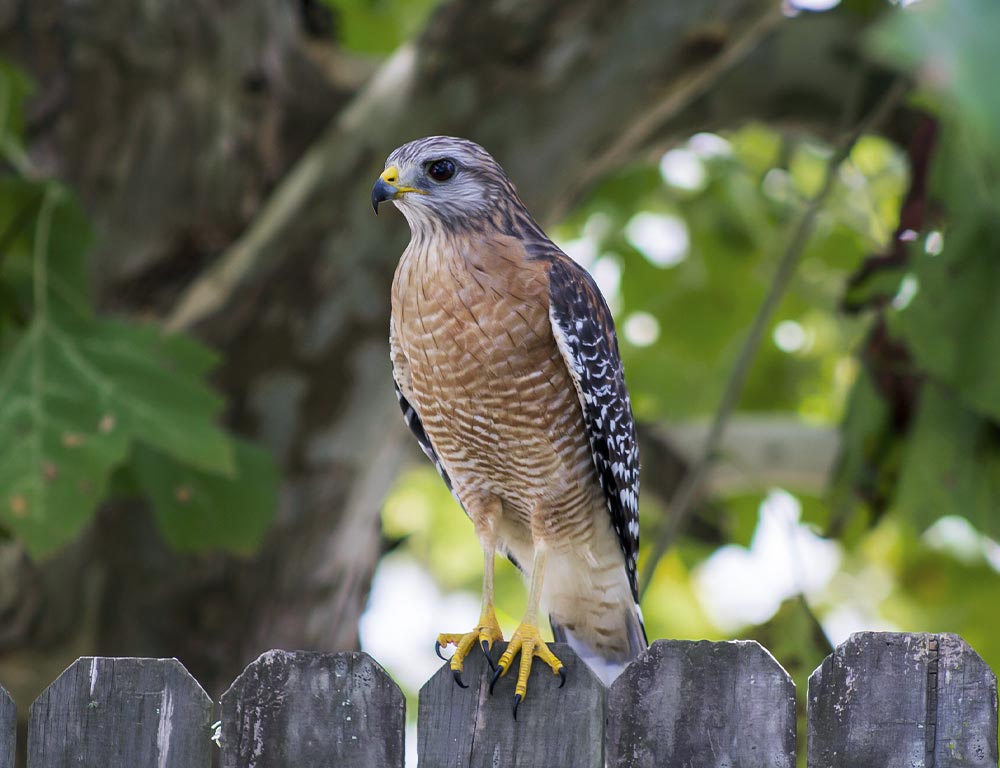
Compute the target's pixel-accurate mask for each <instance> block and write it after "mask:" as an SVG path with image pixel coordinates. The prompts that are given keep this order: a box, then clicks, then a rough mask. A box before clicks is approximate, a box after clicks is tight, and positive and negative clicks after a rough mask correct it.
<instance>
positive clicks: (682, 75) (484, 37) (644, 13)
mask: <svg viewBox="0 0 1000 768" xmlns="http://www.w3.org/2000/svg"><path fill="white" fill-rule="evenodd" d="M777 6H778V3H776V2H774V0H700V1H699V2H676V3H664V2H662V0H638V1H637V2H632V3H628V4H616V3H607V2H605V1H604V0H572V1H570V0H549V2H535V1H534V0H520V1H519V2H500V0H490V1H489V2H483V1H482V0H454V1H453V2H447V3H445V4H443V5H442V6H441V7H440V8H439V9H438V10H437V11H436V13H435V14H434V16H433V17H432V19H431V21H430V22H429V24H428V26H427V29H426V31H425V32H424V33H423V34H422V35H421V36H420V37H419V39H418V40H416V41H415V42H413V43H411V44H408V45H406V46H404V47H403V48H401V49H400V50H399V51H397V53H396V54H394V55H393V56H392V57H391V58H390V59H389V60H388V61H386V62H385V63H384V65H383V66H381V68H380V69H379V70H378V72H377V73H375V74H374V76H372V77H371V78H370V79H368V80H366V81H365V83H364V84H363V85H362V84H360V83H359V81H360V79H361V78H363V77H364V75H365V74H366V69H365V64H364V62H359V61H358V60H357V59H356V58H352V57H351V56H350V55H348V54H346V53H344V52H342V51H338V50H337V49H336V48H335V46H334V45H333V44H329V43H326V42H322V41H320V40H318V39H315V38H313V37H310V34H309V25H310V24H313V23H314V19H313V20H312V21H311V19H312V16H311V14H310V13H300V12H299V11H300V10H302V9H305V10H309V9H313V10H315V9H314V8H313V4H312V3H310V2H308V1H307V0H302V2H300V3H294V4H293V3H275V2H271V0H230V1H229V2H226V3H191V2H187V1H182V0H155V1H151V2H145V3H140V4H136V3H131V2H127V0H103V2H96V0H91V1H90V2H82V3H81V2H79V0H73V2H70V0H30V2H29V1H28V0H22V2H15V1H14V0H0V51H2V52H3V53H4V54H6V55H8V56H10V57H11V58H13V59H15V60H16V61H18V62H19V63H20V64H22V65H23V66H25V67H26V68H28V69H30V70H31V71H32V72H33V73H34V75H35V77H36V78H37V80H38V83H39V90H38V93H37V95H36V97H35V99H34V102H33V104H32V116H31V135H30V150H31V155H32V158H33V160H34V162H35V163H36V164H37V166H38V167H39V168H40V169H42V170H43V171H45V172H47V173H52V174H54V175H57V176H59V177H61V178H64V179H66V180H67V181H69V182H70V183H71V184H72V185H73V186H74V187H75V188H76V189H77V190H78V191H79V193H80V195H81V196H82V198H83V200H84V203H85V206H86V208H87V210H88V211H89V213H90V215H91V217H92V219H93V220H94V221H95V222H96V224H97V228H98V232H99V240H98V244H97V247H96V248H95V251H94V255H93V266H94V283H95V289H96V291H97V295H98V296H99V297H100V299H101V303H102V305H103V306H104V307H105V308H106V309H110V310H115V311H121V312H128V313H131V314H135V315H141V316H151V317H154V318H161V319H163V320H165V321H166V322H167V323H168V325H169V326H170V327H172V328H187V329H193V330H195V331H196V332H197V333H198V334H199V335H200V336H202V337H203V338H205V339H206V340H208V341H209V342H211V343H213V344H214V345H216V346H217V347H219V348H220V350H221V351H222V353H223V356H224V358H223V359H224V363H223V367H222V369H221V370H220V371H219V372H218V376H217V381H218V385H219V386H220V387H221V389H222V390H223V391H224V393H225V394H226V396H227V398H228V403H229V410H228V412H227V420H228V422H229V423H230V424H231V425H232V426H233V427H234V428H235V429H237V430H239V431H240V432H243V433H246V434H249V435H252V436H254V437H256V438H259V439H260V440H261V441H263V442H264V443H265V444H267V445H268V446H269V448H270V449H271V450H272V451H273V453H274V455H275V457H276V459H277V460H278V462H279V464H280V466H281V467H282V468H283V471H284V477H285V481H284V486H283V489H282V494H281V504H280V510H279V512H278V514H277V518H276V520H275V523H274V525H273V528H272V530H271V531H270V533H269V535H268V537H267V541H266V544H265V546H264V547H263V549H262V550H261V552H259V553H258V554H257V555H256V556H255V557H253V558H252V559H249V560H238V559H235V558H230V557H224V556H221V555H216V556H211V557H199V558H194V557H184V556H180V555H177V554H175V553H172V552H170V551H169V550H168V549H167V548H166V547H165V545H164V544H163V543H162V542H161V540H160V539H159V538H158V536H157V534H156V532H155V530H154V529H153V526H152V524H151V521H150V519H149V517H148V516H147V515H146V514H145V513H144V512H143V511H142V509H141V507H139V506H118V507H115V508H109V509H107V510H105V511H104V512H103V513H102V514H101V516H100V517H99V519H98V521H97V523H96V524H95V525H94V526H93V527H92V529H91V531H90V532H89V533H88V534H87V535H86V536H85V537H83V538H82V539H81V540H80V541H79V542H78V543H76V544H74V545H73V546H72V547H70V548H68V550H67V551H65V552H64V553H62V554H61V555H59V556H58V557H56V558H54V559H52V560H50V561H47V562H45V563H43V564H31V563H29V562H28V561H27V560H26V558H24V557H23V556H21V555H20V554H19V552H17V551H16V550H15V548H14V546H13V545H12V544H9V543H8V544H4V545H2V547H0V585H6V584H19V585H21V587H20V589H18V590H17V591H16V592H14V593H11V594H8V593H7V592H5V591H4V590H3V589H0V617H6V616H12V617H14V618H16V619H17V621H16V622H10V623H7V622H5V623H4V624H3V628H2V630H0V654H2V655H0V677H4V679H5V680H12V683H11V685H10V686H9V687H11V688H12V689H13V690H12V692H13V693H14V694H15V695H16V696H17V698H18V700H19V701H20V702H21V704H22V705H24V704H27V703H28V702H29V701H30V700H31V698H32V697H33V696H34V695H36V694H37V693H38V691H39V690H41V688H42V687H44V686H45V685H46V684H47V683H48V682H50V681H51V680H52V679H53V678H54V677H55V672H54V670H58V669H61V667H62V666H65V665H66V664H67V663H69V661H71V660H72V658H75V657H76V656H78V655H80V654H82V653H100V654H115V653H122V654H125V653H127V654H130V655H151V656H177V657H179V658H180V659H181V660H182V661H183V662H184V663H185V664H186V665H187V666H188V668H189V669H191V671H192V672H193V673H194V674H195V676H196V677H198V679H199V680H201V681H202V683H203V684H204V685H205V686H206V688H207V689H208V690H209V692H210V693H212V694H217V693H219V692H220V691H221V689H222V688H223V687H224V686H225V685H226V684H228V682H230V681H231V680H232V678H233V677H235V675H236V674H237V673H238V671H239V670H240V669H241V668H242V666H243V665H245V664H246V663H247V662H248V661H250V660H251V659H253V658H254V657H255V656H256V655H257V654H258V653H260V652H261V651H263V650H265V649H268V648H271V647H285V648H298V649H323V650H332V649H350V648H353V647H355V646H356V644H357V620H358V617H359V615H360V613H361V612H362V610H363V608H364V604H365V601H366V597H367V591H368V586H369V582H370V579H371V575H372V572H373V569H374V567H375V564H376V562H377V560H378V557H379V555H380V553H381V538H380V532H379V521H378V510H379V507H380V504H381V501H382V497H383V494H384V493H385V491H386V490H387V488H388V487H389V485H390V484H391V482H392V480H393V478H394V477H395V475H396V473H397V471H398V469H399V467H400V465H401V464H402V463H403V462H404V461H406V460H408V459H409V457H410V456H411V455H415V452H414V451H413V450H412V448H411V446H410V442H409V441H408V440H407V439H406V435H405V429H404V427H403V423H402V420H401V419H400V418H399V415H398V413H397V412H396V403H395V399H394V397H393V394H392V384H391V378H390V373H389V365H388V350H387V344H386V332H387V331H386V329H387V316H388V296H389V290H388V289H389V283H390V280H391V276H392V271H393V268H394V266H395V263H396V259H397V258H398V255H399V253H400V252H401V251H402V248H403V246H404V244H405V242H406V237H407V233H406V227H405V224H404V222H403V221H402V220H401V218H400V217H398V216H396V215H395V214H394V213H393V214H391V215H390V216H386V217H384V218H380V219H375V218H374V217H373V216H372V214H371V209H370V205H369V190H370V187H371V184H372V182H373V180H374V179H375V178H376V177H377V174H378V172H379V171H380V170H381V168H382V163H383V160H384V158H385V156H386V155H387V154H388V153H389V151H391V150H392V149H393V148H394V147H396V146H397V145H398V144H400V143H402V142H404V141H407V140H409V139H412V138H415V137H417V136H420V135H425V134H431V133H450V134H457V135H463V136H468V137H469V138H472V139H474V140H477V141H480V142H481V143H483V144H484V145H485V146H487V147H488V148H489V149H490V150H491V151H492V152H493V153H494V155H495V156H496V157H497V159H498V160H499V161H500V162H501V163H502V164H503V165H504V167H505V168H506V169H507V171H508V172H509V173H510V175H511V177H512V178H513V179H514V180H515V182H516V183H517V185H518V188H519V190H520V192H521V193H522V196H523V197H524V199H525V201H526V202H527V204H528V206H529V208H531V209H532V210H533V211H534V212H535V213H536V215H537V216H538V217H539V218H540V219H541V220H542V221H546V220H549V221H551V220H552V219H553V218H554V217H556V216H558V215H560V214H561V213H564V212H565V211H566V210H567V209H568V207H569V206H571V205H572V203H573V202H574V201H575V200H578V199H579V197H580V196H581V195H583V194H585V193H586V192H587V191H588V189H590V188H591V187H592V185H593V184H594V182H595V181H597V180H598V179H600V178H601V177H602V176H603V175H604V174H606V173H608V172H610V171H613V170H615V169H617V168H620V167H622V166H623V165H624V164H626V163H628V162H630V161H633V160H635V159H636V158H637V157H641V156H644V154H647V153H652V152H654V151H659V149H662V147H663V146H664V145H665V144H667V143H669V142H670V141H671V140H672V138H673V137H678V136H685V135H688V134H690V133H692V132H694V131H697V130H707V129H717V128H723V127H732V126H735V125H738V124H739V123H742V122H744V121H746V120H749V119H761V120H766V121H770V122H772V123H773V122H782V123H788V124H793V125H796V126H801V127H805V128H808V129H810V130H812V129H818V130H820V131H825V132H827V133H828V132H829V131H830V130H831V127H833V126H836V125H837V124H838V119H839V117H840V116H841V114H842V113H843V111H844V110H845V105H844V104H843V103H842V100H843V97H842V95H841V94H843V92H844V91H845V89H844V88H843V86H842V83H843V82H844V80H845V79H846V78H850V77H858V78H859V82H862V81H863V80H864V78H867V75H864V74H863V73H862V74H861V75H859V74H858V72H859V71H860V70H861V67H860V66H859V64H858V63H857V61H855V59H854V56H853V54H852V52H853V50H854V48H853V46H854V40H855V39H856V35H857V31H858V29H859V28H860V27H861V25H862V24H863V23H864V19H861V18H856V17H854V16H852V15H850V14H849V13H847V12H843V13H831V14H823V15H817V16H803V17H801V18H799V19H796V20H785V19H784V18H783V17H782V16H781V14H780V12H779V9H778V7H777ZM864 82H867V80H864ZM645 471H646V472H647V474H648V473H656V472H657V467H656V466H651V465H650V464H648V463H647V464H645ZM650 485H652V486H656V485H657V483H655V482H653V483H650ZM660 485H662V484H660ZM660 490H661V492H662V493H666V492H667V491H664V490H663V489H662V488H661V489H660ZM454 524H455V525H464V524H465V522H464V521H463V520H460V519H459V518H456V519H455V521H454ZM71 585H72V586H71ZM43 660H44V661H45V663H44V664H43V663H42V662H43ZM14 670H19V672H18V674H20V675H22V677H21V678H17V679H14ZM25 670H28V672H27V673H26V672H25Z"/></svg>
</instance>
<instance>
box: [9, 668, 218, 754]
mask: <svg viewBox="0 0 1000 768" xmlns="http://www.w3.org/2000/svg"><path fill="white" fill-rule="evenodd" d="M211 716H212V700H211V699H210V698H209V697H208V695H207V694H206V693H205V691H203V690H202V688H201V686H200V685H198V683H197V682H196V681H195V679H194V678H193V677H191V675H189V674H188V671H187V670H186V669H184V667H183V666H182V665H181V663H180V662H179V661H177V660H176V659H116V658H94V657H84V658H82V659H77V660H76V661H75V662H73V664H71V665H70V667H69V668H68V669H67V670H66V671H65V672H63V673H62V674H61V675H60V676H59V678H58V679H57V680H56V681H55V682H54V683H52V685H50V686H49V687H48V688H47V689H46V690H45V692H44V693H42V695H41V696H39V697H38V698H37V699H36V700H35V703H34V704H32V705H31V721H30V723H29V726H28V768H70V766H72V767H73V768H137V766H143V768H208V766H210V765H211V761H212V750H213V749H214V747H213V746H212V742H211V740H210V736H211V734H210V724H211Z"/></svg>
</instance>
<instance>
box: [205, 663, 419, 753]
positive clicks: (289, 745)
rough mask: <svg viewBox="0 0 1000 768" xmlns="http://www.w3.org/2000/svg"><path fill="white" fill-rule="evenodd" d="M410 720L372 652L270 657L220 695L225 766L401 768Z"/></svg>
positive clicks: (401, 698)
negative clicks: (404, 738)
mask: <svg viewBox="0 0 1000 768" xmlns="http://www.w3.org/2000/svg"><path fill="white" fill-rule="evenodd" d="M405 721H406V701H405V700H404V698H403V693H402V691H400V690H399V687H398V686H397V685H396V684H395V683H394V682H393V681H392V680H391V679H390V677H389V676H388V675H387V674H386V672H385V670H384V669H382V667H380V666H379V665H378V664H377V663H376V662H375V661H374V660H373V659H372V658H371V657H370V656H369V655H368V654H366V653H312V652H305V651H296V652H289V651H268V652H267V653H265V654H263V655H262V656H260V658H258V659H257V660H256V661H254V662H253V663H252V664H250V665H249V666H248V667H247V668H246V669H245V670H244V671H243V674H242V675H240V676H239V677H238V678H237V679H236V682H234V683H233V684H232V686H231V687H230V688H229V690H228V691H226V693H225V694H224V695H223V697H222V765H223V768H289V767H290V766H295V768H321V767H322V768H326V767H327V766H331V767H332V766H344V767H345V768H347V766H357V767H358V768H368V766H372V767H373V768H375V766H377V767H378V768H403V761H404V753H403V735H404V727H405Z"/></svg>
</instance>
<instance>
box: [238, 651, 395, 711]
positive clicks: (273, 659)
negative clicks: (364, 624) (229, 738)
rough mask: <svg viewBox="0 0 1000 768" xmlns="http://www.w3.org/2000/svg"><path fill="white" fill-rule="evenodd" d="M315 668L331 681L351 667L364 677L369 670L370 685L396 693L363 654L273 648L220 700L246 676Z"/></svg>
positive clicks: (381, 669) (387, 677)
mask: <svg viewBox="0 0 1000 768" xmlns="http://www.w3.org/2000/svg"><path fill="white" fill-rule="evenodd" d="M314 666H323V667H331V668H332V671H333V675H334V677H340V676H342V675H346V674H347V673H348V671H349V670H350V669H351V668H352V667H354V668H357V667H358V666H360V667H361V669H363V670H365V672H364V674H365V675H367V674H368V670H370V673H371V675H372V681H373V682H374V681H379V682H382V683H386V684H388V685H390V686H392V687H394V688H397V689H398V687H399V686H397V685H396V682H395V681H394V680H393V679H392V677H390V675H389V673H388V672H386V671H385V668H384V667H382V665H381V664H379V663H378V662H377V661H375V659H373V658H372V657H371V656H370V655H369V654H367V653H365V652H364V651H337V652H329V651H286V650H282V649H280V648H274V649H271V650H269V651H264V652H263V653H262V654H260V656H258V657H257V658H256V659H254V660H253V661H251V662H250V663H249V664H247V665H246V666H245V667H244V668H243V671H242V672H240V674H239V676H238V677H237V678H236V679H235V680H233V682H232V683H231V684H230V686H229V688H228V689H226V692H225V693H224V694H222V698H223V699H226V698H227V697H229V696H230V695H233V694H235V692H236V691H237V690H238V689H239V687H240V686H242V685H243V683H244V680H245V679H246V678H247V677H248V676H251V675H256V674H258V673H259V672H260V671H264V672H270V671H277V670H281V669H285V670H300V669H304V668H307V667H314Z"/></svg>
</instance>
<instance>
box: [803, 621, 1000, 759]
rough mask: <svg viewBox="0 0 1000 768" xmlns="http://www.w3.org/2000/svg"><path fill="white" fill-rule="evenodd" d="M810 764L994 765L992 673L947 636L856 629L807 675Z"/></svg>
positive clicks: (962, 643) (958, 641)
mask: <svg viewBox="0 0 1000 768" xmlns="http://www.w3.org/2000/svg"><path fill="white" fill-rule="evenodd" d="M808 738H809V747H808V758H809V766H810V768H839V766H844V767H845V768H847V766H852V767H853V766H859V765H878V766H884V767H885V768H903V767H904V766H905V768H949V767H950V766H986V765H991V766H996V764H997V688H996V677H995V675H994V674H993V672H992V671H990V669H989V667H987V666H986V664H985V663H984V662H983V660H982V659H981V658H980V657H979V654H977V653H976V652H975V651H974V650H972V648H970V647H969V646H968V644H967V643H966V642H965V641H964V640H962V639H961V638H960V637H958V636H956V635H947V634H941V635H935V634H902V633H895V632H861V633H858V634H855V635H852V636H851V638H850V639H849V640H848V641H847V642H846V643H844V644H843V645H841V646H839V647H838V648H837V650H836V651H835V652H834V653H833V654H831V655H830V656H828V657H827V658H826V659H825V660H824V662H823V663H822V664H821V665H820V666H819V668H818V669H817V670H816V671H815V672H813V674H812V676H811V677H810V678H809V730H808Z"/></svg>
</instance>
